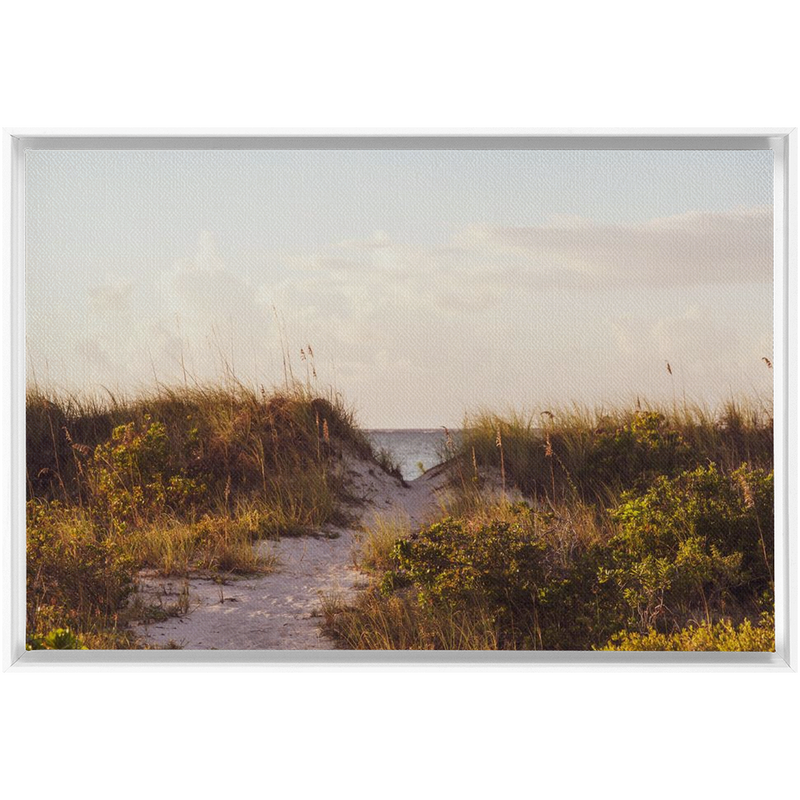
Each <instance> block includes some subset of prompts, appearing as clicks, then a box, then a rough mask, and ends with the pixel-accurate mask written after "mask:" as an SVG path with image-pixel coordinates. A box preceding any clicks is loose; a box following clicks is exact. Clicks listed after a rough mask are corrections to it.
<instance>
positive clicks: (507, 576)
mask: <svg viewBox="0 0 800 800" xmlns="http://www.w3.org/2000/svg"><path fill="white" fill-rule="evenodd" d="M543 552H544V546H543V545H542V544H541V542H539V541H538V540H537V539H536V538H535V537H534V536H533V533H532V531H531V530H530V529H529V528H528V527H526V526H523V525H520V524H513V523H509V522H505V521H500V522H497V521H496V522H493V523H491V524H489V525H484V526H480V527H470V526H468V525H465V524H464V523H463V522H462V521H459V520H455V519H452V518H446V519H444V520H442V521H441V522H438V523H436V524H435V525H432V526H430V527H429V528H426V529H424V530H423V531H421V532H420V533H418V534H415V535H413V536H411V537H410V538H409V539H401V540H400V541H398V542H397V544H396V545H395V547H394V551H393V555H394V558H395V561H396V563H397V567H396V569H395V570H394V571H392V573H391V579H390V580H391V583H392V585H393V586H397V585H402V584H408V583H412V584H414V585H415V586H416V588H417V589H418V599H419V602H420V604H421V605H423V606H426V605H436V604H443V605H447V606H451V607H454V606H458V605H462V604H466V605H478V606H481V607H482V608H483V609H484V610H485V611H486V613H487V614H488V616H489V617H490V618H491V619H492V621H493V622H494V623H495V624H496V625H498V626H499V627H500V629H501V631H502V634H503V636H504V637H506V638H508V637H511V638H518V637H519V636H520V633H519V632H520V630H522V629H525V630H527V628H528V624H527V620H525V621H523V617H526V615H527V610H528V609H529V608H530V607H531V604H532V598H533V597H534V596H535V595H536V593H537V591H538V589H539V587H540V586H541V585H542V583H543V582H544V570H545V565H544V561H543V558H542V554H543ZM384 580H386V579H384Z"/></svg>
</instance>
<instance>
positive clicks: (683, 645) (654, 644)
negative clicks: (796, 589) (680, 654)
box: [602, 614, 775, 653]
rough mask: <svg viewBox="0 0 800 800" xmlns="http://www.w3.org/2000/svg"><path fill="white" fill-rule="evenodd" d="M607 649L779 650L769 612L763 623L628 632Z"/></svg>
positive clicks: (773, 622) (706, 624) (704, 625)
mask: <svg viewBox="0 0 800 800" xmlns="http://www.w3.org/2000/svg"><path fill="white" fill-rule="evenodd" d="M602 649H603V650H638V651H640V650H668V651H669V650H695V651H725V652H751V653H765V652H774V650H775V619H774V617H773V616H772V615H771V614H765V615H764V617H763V618H762V620H761V622H760V624H758V625H753V623H752V622H751V621H750V620H749V619H746V620H745V621H744V622H742V623H741V624H740V625H738V626H734V625H733V623H732V622H731V621H730V620H720V621H719V622H716V623H713V624H710V623H707V622H703V623H701V624H700V625H689V626H688V627H687V628H684V629H682V630H679V631H675V632H673V633H659V632H658V631H657V630H655V629H654V628H649V629H648V630H647V632H646V633H644V634H642V633H637V632H630V631H624V632H622V633H619V634H617V635H615V636H613V637H612V638H611V640H610V641H609V643H608V644H607V645H606V646H605V647H603V648H602Z"/></svg>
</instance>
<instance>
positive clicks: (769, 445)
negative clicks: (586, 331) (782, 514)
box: [325, 403, 774, 651]
mask: <svg viewBox="0 0 800 800" xmlns="http://www.w3.org/2000/svg"><path fill="white" fill-rule="evenodd" d="M450 447H451V449H452V452H451V453H450V456H451V461H450V474H451V482H452V495H451V498H450V500H449V501H448V502H447V504H446V507H445V508H443V509H442V512H441V519H439V520H438V521H436V522H435V523H434V524H432V525H429V526H427V527H424V528H422V529H421V530H418V531H405V532H403V531H398V530H396V526H395V527H394V528H393V527H392V526H391V525H387V524H386V523H382V524H380V523H379V524H378V525H377V526H376V529H375V531H373V532H367V535H366V543H367V546H366V547H365V548H363V550H362V566H363V568H365V569H368V570H370V571H371V574H372V583H371V586H370V588H369V589H368V590H367V591H365V592H364V593H363V594H362V595H361V597H360V599H359V601H358V602H357V603H356V604H355V605H351V606H350V607H345V606H343V605H342V604H340V603H337V602H336V601H335V600H332V601H331V602H329V603H328V604H327V606H326V609H325V614H326V624H327V627H328V630H329V631H331V632H332V633H333V634H334V635H335V636H336V637H337V638H338V640H339V641H340V642H341V644H342V646H344V647H348V648H363V649H534V650H539V649H544V650H591V649H598V650H602V649H608V650H758V651H765V650H773V649H774V610H773V609H774V585H773V539H774V535H773V524H774V523H773V502H774V499H773V498H774V494H773V422H772V416H771V412H770V410H769V409H766V408H763V407H760V406H755V405H750V406H747V405H741V404H734V403H731V404H728V405H727V406H726V407H724V408H723V409H721V410H720V411H719V412H718V413H710V412H707V411H704V410H702V409H699V408H690V407H683V408H680V409H678V408H673V409H671V410H665V409H658V408H644V407H642V405H641V403H638V404H637V406H636V407H635V408H631V409H626V410H617V411H611V412H606V411H600V412H589V411H586V410H582V409H571V410H567V411H561V410H552V411H551V410H547V411H544V412H543V413H542V414H539V415H535V416H533V415H531V416H521V415H516V416H497V415H494V414H489V413H483V414H479V415H476V416H473V417H471V418H468V419H467V420H466V421H465V424H464V430H463V433H462V436H461V437H460V443H459V444H457V445H454V444H452V443H450Z"/></svg>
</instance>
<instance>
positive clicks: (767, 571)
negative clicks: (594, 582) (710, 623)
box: [610, 464, 774, 630]
mask: <svg viewBox="0 0 800 800" xmlns="http://www.w3.org/2000/svg"><path fill="white" fill-rule="evenodd" d="M773 502H774V501H773V477H772V473H765V472H764V471H763V470H753V469H750V468H749V467H748V466H747V465H746V464H743V465H742V466H741V467H740V468H739V469H737V470H736V471H735V472H733V473H732V474H731V475H724V474H722V473H720V472H719V470H718V469H717V467H716V466H715V465H714V464H710V465H709V466H707V467H698V468H697V469H696V470H692V471H688V472H684V473H681V474H680V475H679V476H677V477H675V478H673V479H669V478H667V477H665V476H661V477H659V478H658V479H657V480H656V481H655V482H654V483H653V485H652V487H651V488H650V489H648V490H647V491H646V492H645V493H644V494H641V495H633V494H627V495H624V496H623V500H622V502H621V503H620V505H618V506H617V507H616V508H615V509H614V510H613V511H612V514H611V517H612V520H613V521H614V522H616V523H617V524H618V526H619V532H618V533H617V535H616V536H615V537H614V538H613V539H612V540H611V543H610V546H611V550H612V557H613V561H614V564H615V568H614V569H613V571H612V576H613V578H614V579H615V580H616V581H617V583H618V584H619V586H620V587H621V589H622V591H623V595H624V597H625V600H626V601H627V603H628V605H629V606H630V608H631V610H632V611H633V612H634V613H635V622H636V624H637V625H638V626H639V628H640V629H641V630H646V629H647V628H648V627H650V626H651V625H652V624H654V623H655V622H656V621H660V622H662V623H666V622H669V621H670V618H673V617H674V616H675V615H676V614H686V613H688V612H689V611H690V610H691V609H700V610H701V611H702V612H703V614H704V615H705V616H708V614H709V606H710V605H714V604H715V603H717V602H720V601H722V600H723V599H724V597H725V596H726V595H727V594H728V593H730V592H734V591H735V590H737V589H741V588H746V589H747V590H748V591H749V592H751V593H752V592H754V591H756V592H758V591H763V590H764V589H765V588H767V587H768V586H769V585H770V583H771V581H772V539H773V537H772V529H773V520H772V513H773V511H772V509H773Z"/></svg>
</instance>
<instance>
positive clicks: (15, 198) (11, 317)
mask: <svg viewBox="0 0 800 800" xmlns="http://www.w3.org/2000/svg"><path fill="white" fill-rule="evenodd" d="M31 148H36V149H53V148H61V149H71V150H76V149H303V148H309V149H310V148H313V149H344V148H348V149H355V148H358V149H370V148H382V149H413V148H419V149H423V148H424V149H453V148H461V149H467V148H471V149H675V150H680V149H684V150H689V149H770V150H772V151H773V153H774V164H775V173H774V221H775V222H774V225H775V229H774V254H775V273H774V279H775V280H774V285H775V306H774V325H775V336H774V355H775V359H774V365H775V369H774V381H775V383H774V409H775V441H776V445H775V477H776V480H775V489H776V500H775V502H776V506H775V511H776V514H775V534H776V536H775V574H776V587H775V588H776V609H775V611H776V649H775V652H774V653H644V652H642V653H610V652H605V653H600V652H541V651H539V652H524V653H523V652H442V651H436V652H428V651H425V652H419V651H416V652H365V651H344V650H341V651H337V650H334V651H322V652H317V651H314V652H311V651H182V650H175V651H170V650H158V651H157V650H142V651H136V650H131V651H26V649H25V602H24V597H25V515H24V506H25V481H24V475H25V466H24V459H25V454H24V447H25V444H24V443H25V440H24V418H25V405H24V396H25V358H24V342H25V320H24V260H25V249H24V248H25V237H24V230H25V227H24V226H25V220H24V197H25V164H24V156H25V152H26V150H28V149H31ZM796 159H797V132H796V130H795V129H781V128H778V129H744V130H739V129H736V130H725V129H719V130H709V129H681V130H670V129H658V130H581V131H574V130H564V131H556V130H532V131H527V130H484V131H441V130H435V131H430V130H423V131H382V130H379V131H363V130H355V131H342V130H333V131H321V132H320V131H297V130H271V131H252V130H244V131H209V130H202V131H196V130H170V131H160V130H153V131H137V130H110V131H108V130H55V131H54V130H36V129H34V130H28V129H8V130H4V131H3V199H4V211H3V274H4V280H5V281H6V283H5V285H6V286H7V287H9V292H8V293H7V295H6V294H5V293H4V309H3V311H4V314H5V315H7V316H6V322H5V323H4V324H5V325H6V326H7V327H6V331H8V332H9V334H10V352H9V353H8V358H7V359H6V360H4V362H3V379H4V380H3V385H4V386H5V387H6V390H5V391H4V392H3V401H2V402H3V405H2V428H3V436H4V439H5V446H4V447H3V453H4V456H3V471H4V472H3V475H4V480H3V490H2V491H3V497H2V508H3V514H4V519H3V540H2V579H3V581H2V582H3V595H2V601H3V610H2V666H3V669H4V670H6V669H13V670H14V671H19V670H26V671H27V670H52V669H60V670H64V669H70V670H81V669H87V668H95V669H96V668H102V669H119V668H124V669H130V668H141V669H148V668H159V669H164V668H170V669H217V668H222V669H262V668H265V667H269V666H270V665H279V666H282V667H285V666H287V665H295V666H303V667H330V666H335V665H337V664H340V665H343V664H347V665H351V666H352V665H360V664H363V665H368V664H373V665H374V664H395V665H408V666H411V665H426V666H431V665H451V666H452V665H460V666H464V667H468V666H482V667H493V668H494V667H496V668H501V669H509V668H513V669H541V668H545V669H574V670H596V669H610V670H626V669H639V670H641V669H647V670H663V669H669V670H675V669H679V670H713V671H721V670H724V671H730V670H758V671H776V670H777V671H787V670H796V669H797V663H798V660H797V622H798V608H797V606H798V592H797V523H798V515H797V494H796V489H795V488H794V487H796V486H797V483H798V474H797V367H798V361H797V321H796V320H797V299H798V297H797V291H798V283H797V167H796Z"/></svg>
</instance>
